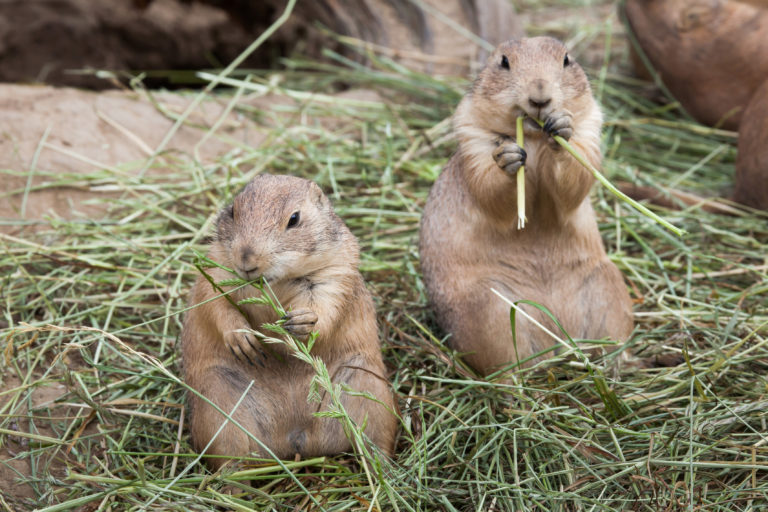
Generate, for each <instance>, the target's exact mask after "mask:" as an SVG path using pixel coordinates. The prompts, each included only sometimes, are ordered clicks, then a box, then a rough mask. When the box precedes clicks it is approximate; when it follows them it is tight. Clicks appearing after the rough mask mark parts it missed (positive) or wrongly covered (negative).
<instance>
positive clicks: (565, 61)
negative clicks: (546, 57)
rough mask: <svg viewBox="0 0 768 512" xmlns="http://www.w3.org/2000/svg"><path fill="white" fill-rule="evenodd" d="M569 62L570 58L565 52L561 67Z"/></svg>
mask: <svg viewBox="0 0 768 512" xmlns="http://www.w3.org/2000/svg"><path fill="white" fill-rule="evenodd" d="M570 63H571V59H570V58H569V57H568V54H567V53H566V54H565V58H564V59H563V67H567V66H568V65H569V64H570Z"/></svg>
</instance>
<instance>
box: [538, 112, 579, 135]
mask: <svg viewBox="0 0 768 512" xmlns="http://www.w3.org/2000/svg"><path fill="white" fill-rule="evenodd" d="M542 130H544V132H545V133H546V134H548V135H549V136H551V137H554V136H556V135H559V136H560V137H562V138H564V139H565V140H568V139H570V138H571V137H572V136H573V115H572V114H571V113H570V112H568V111H567V110H558V111H555V112H552V113H551V114H549V116H547V119H546V120H545V121H544V126H543V127H542Z"/></svg>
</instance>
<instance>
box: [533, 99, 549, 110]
mask: <svg viewBox="0 0 768 512" xmlns="http://www.w3.org/2000/svg"><path fill="white" fill-rule="evenodd" d="M528 103H530V105H531V106H532V107H533V108H538V109H542V108H544V107H546V106H547V105H549V104H550V103H552V98H546V99H534V98H528Z"/></svg>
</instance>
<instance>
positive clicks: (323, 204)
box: [309, 181, 330, 209]
mask: <svg viewBox="0 0 768 512" xmlns="http://www.w3.org/2000/svg"><path fill="white" fill-rule="evenodd" d="M309 197H310V198H311V199H312V202H313V203H315V204H316V205H317V206H318V207H319V208H323V209H325V208H329V207H330V201H329V200H328V198H327V197H325V194H324V193H323V189H321V188H320V186H319V185H318V184H317V183H315V182H314V181H310V182H309Z"/></svg>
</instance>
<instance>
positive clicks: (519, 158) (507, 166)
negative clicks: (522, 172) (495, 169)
mask: <svg viewBox="0 0 768 512" xmlns="http://www.w3.org/2000/svg"><path fill="white" fill-rule="evenodd" d="M527 156H528V155H527V154H526V152H525V150H524V149H523V148H521V147H520V146H518V145H517V144H515V143H514V142H511V141H508V140H501V141H500V142H499V145H498V146H497V147H496V149H494V150H493V160H494V161H495V162H496V165H498V166H499V168H501V169H502V170H503V171H504V172H506V173H508V174H510V175H511V174H514V173H515V172H516V171H517V170H518V169H519V168H520V166H522V165H525V159H526V157H527Z"/></svg>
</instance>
